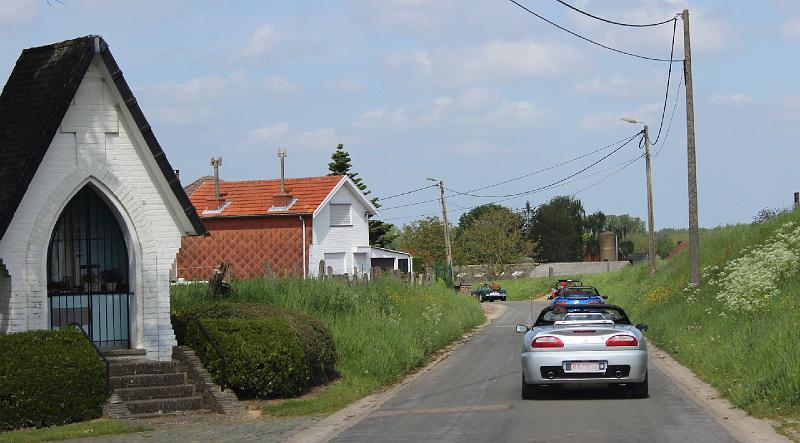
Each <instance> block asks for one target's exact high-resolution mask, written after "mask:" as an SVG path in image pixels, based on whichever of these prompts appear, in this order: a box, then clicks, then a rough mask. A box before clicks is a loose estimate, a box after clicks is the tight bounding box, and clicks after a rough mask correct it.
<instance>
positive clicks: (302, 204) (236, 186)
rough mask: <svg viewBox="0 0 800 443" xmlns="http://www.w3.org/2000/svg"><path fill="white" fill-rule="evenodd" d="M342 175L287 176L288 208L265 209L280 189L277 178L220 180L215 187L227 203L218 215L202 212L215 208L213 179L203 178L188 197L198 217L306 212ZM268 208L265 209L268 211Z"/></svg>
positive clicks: (320, 199)
mask: <svg viewBox="0 0 800 443" xmlns="http://www.w3.org/2000/svg"><path fill="white" fill-rule="evenodd" d="M341 180H342V176H339V175H333V176H324V177H304V178H287V179H286V185H285V186H286V193H287V194H291V195H292V197H294V198H296V199H297V201H296V202H294V204H293V205H292V206H291V207H290V208H289V210H288V211H269V209H270V208H271V207H272V206H273V199H274V197H275V195H276V194H278V193H279V192H280V182H281V181H280V180H277V179H276V180H245V181H222V180H220V183H219V187H220V193H221V194H222V198H223V199H224V200H225V201H226V202H228V205H227V206H226V207H225V209H224V210H223V211H222V212H220V213H219V214H204V213H203V211H205V210H206V209H208V210H214V209H217V204H216V201H214V180H213V179H212V180H206V181H204V182H203V183H202V184H201V185H200V186H199V187H198V188H197V190H196V191H194V193H192V195H191V196H190V199H191V201H192V204H193V205H194V207H195V208H197V213H198V215H200V217H203V218H209V217H235V216H252V215H268V214H310V213H313V212H314V211H315V210H316V209H317V208H318V207H319V205H320V204H321V203H322V201H323V200H325V198H326V197H327V196H328V195H329V194H330V193H331V191H333V188H335V187H336V185H337V184H339V182H340V181H341ZM268 211H269V212H268Z"/></svg>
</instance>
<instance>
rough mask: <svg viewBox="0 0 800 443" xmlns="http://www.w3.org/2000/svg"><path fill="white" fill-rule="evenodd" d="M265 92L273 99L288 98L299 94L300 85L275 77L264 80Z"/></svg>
mask: <svg viewBox="0 0 800 443" xmlns="http://www.w3.org/2000/svg"><path fill="white" fill-rule="evenodd" d="M264 90H265V91H266V92H267V94H268V95H269V96H271V97H275V98H286V97H290V96H292V95H295V94H297V93H298V92H299V91H300V85H299V84H297V83H295V82H293V81H291V80H289V79H287V78H285V77H280V76H273V77H267V78H266V79H264Z"/></svg>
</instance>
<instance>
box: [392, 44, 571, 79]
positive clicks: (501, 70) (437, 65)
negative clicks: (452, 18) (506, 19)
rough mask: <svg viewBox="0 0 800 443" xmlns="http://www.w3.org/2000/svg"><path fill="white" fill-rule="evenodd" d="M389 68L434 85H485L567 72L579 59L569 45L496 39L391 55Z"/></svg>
mask: <svg viewBox="0 0 800 443" xmlns="http://www.w3.org/2000/svg"><path fill="white" fill-rule="evenodd" d="M387 61H388V64H389V66H390V67H391V68H393V69H395V70H398V71H401V75H404V76H405V75H407V73H406V72H402V71H405V70H411V71H412V74H416V75H417V76H420V77H423V78H426V79H428V80H431V81H433V82H434V83H437V84H447V85H453V84H459V85H464V84H466V85H469V84H485V83H487V82H492V81H504V80H511V79H520V78H532V77H543V76H554V75H557V74H561V73H564V72H568V71H570V70H572V69H574V68H576V66H577V65H579V64H580V63H581V62H582V57H581V55H580V53H579V52H578V51H576V50H575V49H573V48H572V47H570V46H565V45H560V44H547V43H540V42H538V41H535V40H516V41H508V40H499V39H494V40H491V41H489V42H486V43H484V44H481V45H478V46H474V47H471V48H463V49H436V50H426V51H410V52H400V53H394V54H391V55H390V56H389V57H388V58H387Z"/></svg>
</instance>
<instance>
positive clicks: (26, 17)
mask: <svg viewBox="0 0 800 443" xmlns="http://www.w3.org/2000/svg"><path fill="white" fill-rule="evenodd" d="M39 3H42V2H40V1H39V0H3V7H2V8H0V25H13V24H18V23H30V22H31V21H33V20H34V19H35V18H36V16H37V14H38V12H39Z"/></svg>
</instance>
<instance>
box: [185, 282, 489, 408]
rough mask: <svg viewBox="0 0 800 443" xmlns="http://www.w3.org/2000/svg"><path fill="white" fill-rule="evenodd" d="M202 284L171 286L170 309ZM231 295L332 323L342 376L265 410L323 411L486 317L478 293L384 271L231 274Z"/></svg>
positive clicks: (383, 381)
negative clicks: (326, 275) (350, 276)
mask: <svg viewBox="0 0 800 443" xmlns="http://www.w3.org/2000/svg"><path fill="white" fill-rule="evenodd" d="M205 290H206V288H205V285H185V286H174V287H173V288H172V291H171V298H172V309H173V310H180V309H182V308H184V307H188V306H191V305H194V304H197V303H200V302H202V300H203V295H204V293H205ZM233 294H234V295H233V296H232V297H231V299H230V300H231V301H233V302H249V303H265V304H270V305H275V306H281V307H285V308H289V309H293V310H296V311H300V312H304V313H306V314H309V315H312V316H314V317H316V318H319V319H320V320H321V321H322V322H323V323H325V324H326V325H327V326H328V327H329V328H330V329H331V331H332V333H333V338H334V341H335V343H336V350H337V353H338V361H337V364H336V370H337V372H338V373H339V374H340V376H341V378H340V379H339V380H338V381H337V382H336V383H333V384H331V385H330V386H328V387H327V388H326V389H324V390H322V391H321V392H320V393H319V394H318V395H317V396H315V397H314V398H311V399H295V400H287V401H286V402H283V403H282V404H279V405H275V406H267V407H266V409H265V412H266V413H268V414H271V415H280V416H286V415H307V414H319V413H329V412H332V411H335V410H337V409H340V408H342V407H343V406H346V405H347V404H349V403H352V402H353V401H354V400H356V399H359V398H361V397H363V396H365V395H367V394H369V393H371V392H373V391H375V390H376V389H378V388H380V387H382V386H386V385H388V384H391V383H393V382H395V381H397V380H399V379H400V378H402V377H403V376H404V375H405V374H407V373H409V372H410V371H411V370H413V369H414V368H417V367H419V366H421V365H422V364H424V363H425V362H427V361H428V360H429V359H430V357H431V356H432V355H433V354H434V353H435V352H436V351H437V350H439V349H441V348H443V347H444V346H446V345H447V344H449V343H451V342H453V341H454V340H456V339H457V338H459V337H460V336H461V335H462V334H463V333H464V332H465V331H467V330H469V329H471V328H473V327H475V326H477V325H479V324H480V323H482V322H483V320H484V315H483V312H482V311H481V309H480V307H479V305H478V303H477V301H476V300H475V299H473V298H470V297H464V296H462V295H458V294H456V293H455V292H453V291H450V290H448V289H446V288H444V287H443V286H438V285H432V286H425V287H421V286H409V285H407V284H405V283H402V282H400V281H397V280H394V279H391V278H383V279H380V280H379V281H377V282H372V283H370V284H369V285H358V286H355V287H351V286H349V285H348V284H347V283H346V282H343V281H339V280H334V281H327V282H319V281H316V280H302V279H271V280H268V279H257V280H242V281H234V282H233Z"/></svg>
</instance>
